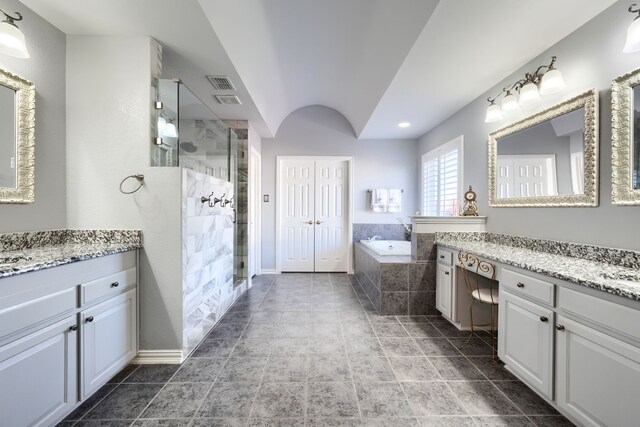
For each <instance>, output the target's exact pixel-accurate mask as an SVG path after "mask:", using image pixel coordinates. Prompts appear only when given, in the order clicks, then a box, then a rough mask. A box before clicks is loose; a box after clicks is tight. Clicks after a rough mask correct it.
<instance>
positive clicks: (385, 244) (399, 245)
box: [360, 240, 411, 255]
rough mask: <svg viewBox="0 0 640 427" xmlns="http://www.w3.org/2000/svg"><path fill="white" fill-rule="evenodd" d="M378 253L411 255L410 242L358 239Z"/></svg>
mask: <svg viewBox="0 0 640 427" xmlns="http://www.w3.org/2000/svg"><path fill="white" fill-rule="evenodd" d="M360 242H361V243H362V244H363V245H365V246H366V247H368V248H370V249H372V250H373V251H374V252H375V253H376V254H378V255H411V242H407V241H404V240H375V241H373V242H372V241H370V240H360Z"/></svg>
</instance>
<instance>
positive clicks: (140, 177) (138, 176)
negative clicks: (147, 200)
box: [120, 173, 144, 194]
mask: <svg viewBox="0 0 640 427" xmlns="http://www.w3.org/2000/svg"><path fill="white" fill-rule="evenodd" d="M129 178H134V179H135V180H137V181H138V183H139V185H138V186H137V187H136V188H135V189H134V190H132V191H124V190H123V189H122V184H124V182H125V181H126V180H128V179H129ZM143 185H144V175H142V174H140V173H138V174H135V175H129V176H128V177H126V178H125V179H123V180H122V181H120V192H121V193H122V194H133V193H135V192H136V191H138V190H139V189H141V188H142V186H143Z"/></svg>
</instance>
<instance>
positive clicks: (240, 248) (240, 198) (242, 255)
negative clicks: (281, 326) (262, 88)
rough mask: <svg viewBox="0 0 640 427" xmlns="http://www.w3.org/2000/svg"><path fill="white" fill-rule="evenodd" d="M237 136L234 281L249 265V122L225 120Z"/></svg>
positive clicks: (242, 276) (239, 277) (241, 276)
mask: <svg viewBox="0 0 640 427" xmlns="http://www.w3.org/2000/svg"><path fill="white" fill-rule="evenodd" d="M224 122H225V124H226V125H227V126H229V127H230V128H231V129H232V130H233V131H234V132H235V134H236V135H237V136H238V150H237V152H236V156H237V164H236V166H237V169H236V170H237V177H236V179H237V181H236V183H237V186H236V189H237V191H236V198H235V201H236V241H235V243H236V253H235V260H234V268H235V275H236V281H240V280H243V279H246V278H247V271H248V265H249V253H248V250H249V241H248V234H247V229H248V220H249V215H248V204H249V122H248V121H247V120H225V121H224Z"/></svg>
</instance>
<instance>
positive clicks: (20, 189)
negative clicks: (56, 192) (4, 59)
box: [0, 69, 36, 203]
mask: <svg viewBox="0 0 640 427" xmlns="http://www.w3.org/2000/svg"><path fill="white" fill-rule="evenodd" d="M35 103H36V90H35V85H34V84H33V83H32V82H30V81H28V80H25V79H23V78H21V77H18V76H16V75H14V74H11V73H9V72H7V71H4V70H1V69H0V203H32V202H33V200H34V157H35V156H34V144H35Z"/></svg>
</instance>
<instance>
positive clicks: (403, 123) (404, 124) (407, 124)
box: [398, 122, 411, 128]
mask: <svg viewBox="0 0 640 427" xmlns="http://www.w3.org/2000/svg"><path fill="white" fill-rule="evenodd" d="M409 126H411V123H409V122H400V123H398V127H401V128H408V127H409Z"/></svg>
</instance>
